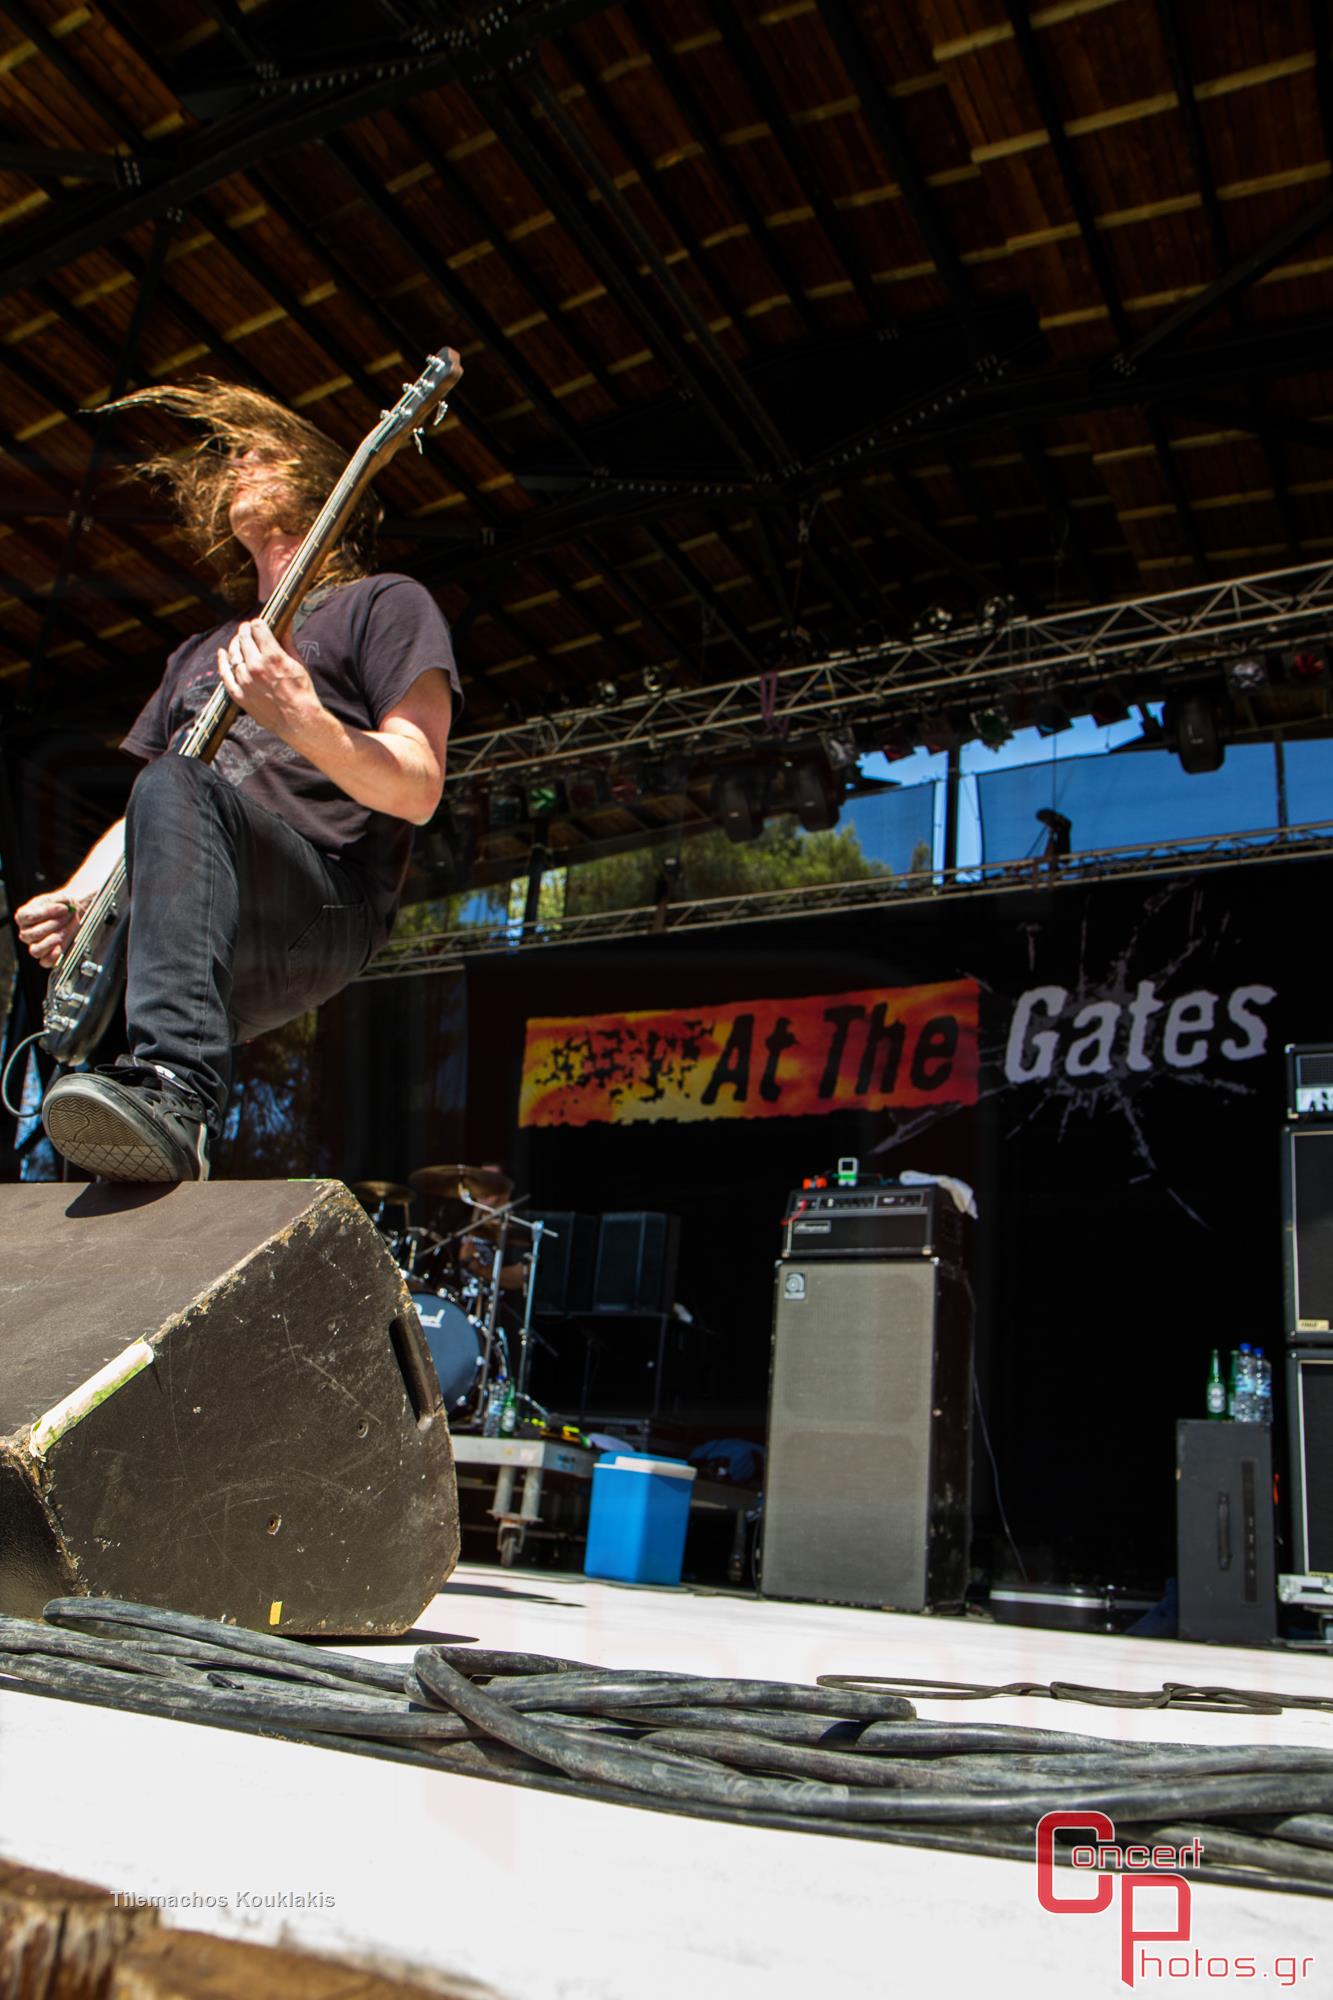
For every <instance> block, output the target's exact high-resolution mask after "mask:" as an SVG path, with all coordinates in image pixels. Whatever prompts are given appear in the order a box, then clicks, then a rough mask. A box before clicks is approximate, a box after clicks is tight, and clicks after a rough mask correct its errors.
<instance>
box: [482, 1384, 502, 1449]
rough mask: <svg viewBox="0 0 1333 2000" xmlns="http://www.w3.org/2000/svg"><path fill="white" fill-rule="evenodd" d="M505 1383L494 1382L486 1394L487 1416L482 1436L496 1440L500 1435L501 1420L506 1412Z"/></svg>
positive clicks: (484, 1419) (483, 1424)
mask: <svg viewBox="0 0 1333 2000" xmlns="http://www.w3.org/2000/svg"><path fill="white" fill-rule="evenodd" d="M505 1387H506V1385H505V1383H504V1382H503V1381H496V1382H492V1383H491V1386H490V1388H489V1389H488V1390H487V1392H486V1414H485V1416H484V1417H483V1419H482V1424H481V1434H482V1436H483V1437H488V1438H494V1437H499V1435H500V1418H501V1416H502V1414H503V1412H504V1400H505Z"/></svg>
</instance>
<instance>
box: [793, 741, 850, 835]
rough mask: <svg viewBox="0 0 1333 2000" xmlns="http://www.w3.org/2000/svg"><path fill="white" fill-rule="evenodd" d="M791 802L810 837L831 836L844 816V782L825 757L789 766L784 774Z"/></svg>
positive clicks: (812, 758)
mask: <svg viewBox="0 0 1333 2000" xmlns="http://www.w3.org/2000/svg"><path fill="white" fill-rule="evenodd" d="M784 776H785V778H786V793H787V802H788V804H789V805H790V806H791V808H792V810H793V811H794V812H795V814H796V817H797V819H799V820H800V822H801V825H802V826H803V827H804V828H805V830H806V832H807V833H827V832H828V831H829V829H830V828H831V827H835V826H836V825H837V824H838V819H839V816H840V814H841V812H842V791H843V787H842V780H841V779H840V778H839V777H838V776H837V775H836V774H835V772H834V771H833V769H832V767H831V766H830V765H829V764H828V763H827V762H826V761H825V759H824V758H822V757H811V758H808V759H806V760H804V761H803V762H801V763H799V764H789V765H787V767H786V770H785V772H784Z"/></svg>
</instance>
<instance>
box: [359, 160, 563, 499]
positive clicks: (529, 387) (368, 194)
mask: <svg viewBox="0 0 1333 2000" xmlns="http://www.w3.org/2000/svg"><path fill="white" fill-rule="evenodd" d="M323 145H324V150H325V152H326V153H328V155H329V156H330V158H331V159H333V160H335V161H336V162H337V165H338V168H339V171H340V172H341V173H342V174H343V175H345V177H346V178H347V179H348V180H349V181H350V182H351V184H352V186H353V187H354V188H355V189H356V191H357V193H358V194H359V195H360V197H361V199H362V201H363V202H364V203H365V205H366V207H367V208H368V209H369V210H370V213H371V214H372V215H373V216H374V217H375V219H376V221H377V222H378V223H379V225H380V227H381V228H382V229H384V230H385V231H386V233H387V234H388V235H390V236H392V237H394V238H396V240H397V242H398V243H399V244H400V245H401V246H402V248H403V249H404V250H405V251H406V252H407V254H408V256H409V257H411V258H412V260H413V262H414V263H415V264H416V265H417V266H418V267H419V268H420V269H421V270H423V271H425V272H426V273H427V274H428V275H429V278H430V282H431V284H432V285H434V286H435V287H436V289H437V290H439V291H441V292H442V293H443V294H444V297H445V298H446V300H447V301H448V304H449V310H450V311H451V312H456V313H457V314H458V316H459V318H460V319H464V320H466V321H467V322H468V323H469V324H470V325H471V326H473V327H474V328H475V329H476V331H477V333H478V334H479V335H480V337H481V339H482V340H483V341H484V342H485V344H486V346H487V347H488V348H489V349H490V350H491V351H492V353H493V354H494V355H495V357H496V359H497V360H498V361H499V363H500V365H501V366H502V367H503V368H504V369H505V370H506V372H507V373H508V374H509V375H511V376H512V377H513V379H514V381H515V382H516V383H517V384H518V386H519V387H520V389H522V391H523V393H524V395H525V396H526V397H528V399H529V401H530V402H531V403H532V406H533V408H534V409H535V410H537V411H538V412H539V414H540V415H541V416H542V417H544V418H545V420H546V422H547V423H548V424H549V425H550V427H551V429H552V430H553V431H554V432H555V434H556V436H557V437H558V438H559V439H560V440H561V442H562V443H563V444H564V445H565V446H566V448H567V449H568V450H569V451H571V452H573V454H574V456H575V458H576V459H577V460H578V462H579V464H580V465H585V466H588V465H591V463H592V461H591V460H590V458H589V457H588V454H587V451H586V450H585V448H584V444H583V439H582V435H581V433H580V432H579V430H578V429H577V428H576V427H575V425H574V424H572V423H571V422H570V420H569V418H568V417H567V416H566V415H565V412H564V411H563V410H562V409H561V407H560V405H559V403H557V402H556V400H555V398H554V397H553V396H552V395H551V394H550V392H549V391H548V389H547V387H546V384H545V382H544V381H543V380H542V378H541V376H540V375H539V374H538V373H537V371H536V369H535V368H533V367H532V366H531V365H530V363H529V362H528V361H527V360H526V359H525V358H524V356H523V354H522V352H521V351H520V349H519V348H518V347H517V346H516V345H515V343H514V342H513V341H512V340H510V339H509V338H508V336H507V335H506V334H505V331H504V329H503V327H501V326H500V324H499V322H498V321H497V320H495V319H494V318H493V317H492V315H491V314H490V313H489V312H488V311H487V309H486V307H485V306H483V305H482V304H481V302H480V300H479V299H477V297H476V296H475V294H474V293H472V292H470V291H468V290H467V289H466V288H465V287H464V286H463V285H462V284H460V282H459V280H458V279H457V278H456V277H455V276H454V274H453V273H452V272H451V271H449V269H448V267H447V265H446V263H445V260H444V257H443V256H442V255H441V253H440V251H439V249H438V248H437V246H436V245H435V244H433V243H431V242H430V241H429V240H428V238H427V237H425V236H424V235H423V234H422V233H421V231H420V229H419V228H418V227H417V225H416V224H415V223H414V222H412V221H411V220H409V218H408V216H407V214H406V212H405V211H404V210H403V209H402V208H401V207H399V208H391V207H390V206H389V204H388V203H387V202H386V201H385V199H384V195H383V193H382V190H381V189H380V187H379V186H378V185H377V183H376V181H375V179H374V177H373V175H372V174H371V173H370V171H369V170H368V168H367V167H366V166H365V164H364V163H363V162H362V161H361V160H360V159H359V158H358V157H357V155H356V154H355V153H354V152H353V150H352V148H351V146H350V145H349V144H348V143H347V141H346V140H345V139H339V138H333V137H330V138H327V139H325V140H324V141H323Z"/></svg>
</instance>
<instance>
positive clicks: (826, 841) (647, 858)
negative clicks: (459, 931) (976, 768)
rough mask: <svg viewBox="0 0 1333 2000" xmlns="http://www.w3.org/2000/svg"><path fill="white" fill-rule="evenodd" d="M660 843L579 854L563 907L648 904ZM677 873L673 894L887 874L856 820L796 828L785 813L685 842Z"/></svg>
mask: <svg viewBox="0 0 1333 2000" xmlns="http://www.w3.org/2000/svg"><path fill="white" fill-rule="evenodd" d="M674 851H675V850H664V849H663V848H660V847H653V848H638V849H636V850H635V851H634V852H633V853H630V854H613V855H608V856H607V857H606V858H605V859H603V860H600V861H585V862H583V863H581V864H580V865H579V866H577V867H573V868H571V869H570V871H569V893H568V897H567V899H566V903H565V909H566V913H567V914H568V915H570V916H582V915H585V914H587V913H590V912H592V911H594V910H631V909H637V908H641V907H643V906H644V905H646V904H649V903H655V902H656V901H657V900H658V897H659V895H660V894H661V890H662V883H663V874H664V871H663V865H662V863H663V855H664V853H665V852H674ZM679 852H680V862H681V866H680V875H679V879H678V882H677V884H676V885H675V886H674V887H673V889H672V895H673V897H675V898H676V899H677V900H693V899H694V898H696V897H708V896H735V895H745V894H749V893H753V892H757V891H759V890H763V889H800V888H805V887H811V886H814V885H815V884H817V883H821V882H863V881H865V880H867V879H868V878H869V877H871V876H876V875H891V874H892V873H893V870H892V869H891V868H890V867H889V865H888V863H887V862H886V861H875V860H872V859H871V857H870V856H869V855H868V854H866V853H865V852H864V850H863V849H862V846H861V841H860V837H859V836H858V834H857V831H856V829H855V827H853V826H843V827H835V828H833V829H832V830H831V831H829V832H827V833H803V832H801V830H800V829H799V828H798V827H797V826H796V825H795V823H794V822H793V821H792V820H790V819H786V818H783V819H772V820H769V821H768V823H767V824H766V825H765V827H764V830H763V832H762V833H761V834H760V835H759V838H758V839H757V840H750V841H739V842H738V841H731V840H728V839H727V836H726V835H725V834H724V833H723V832H722V831H721V830H720V829H714V830H713V831H712V832H710V833H704V834H699V835H697V836H696V837H695V838H694V839H692V840H688V841H685V842H684V843H683V844H682V846H681V848H680V850H679Z"/></svg>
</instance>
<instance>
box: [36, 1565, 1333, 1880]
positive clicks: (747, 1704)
mask: <svg viewBox="0 0 1333 2000" xmlns="http://www.w3.org/2000/svg"><path fill="white" fill-rule="evenodd" d="M909 1685H910V1686H911V1687H913V1688H914V1689H921V1690H922V1691H924V1692H927V1693H932V1692H936V1691H938V1692H939V1693H944V1692H946V1691H948V1692H951V1693H953V1694H954V1695H955V1696H961V1697H962V1698H965V1699H967V1698H972V1699H975V1698H981V1697H982V1696H984V1695H988V1694H993V1693H996V1692H1001V1691H1002V1692H1004V1693H1006V1694H1011V1695H1012V1694H1016V1693H1018V1692H1020V1691H1021V1692H1024V1693H1027V1692H1031V1693H1034V1694H1041V1695H1047V1696H1049V1695H1051V1694H1053V1693H1054V1692H1055V1691H1056V1688H1057V1687H1058V1688H1059V1691H1060V1696H1061V1697H1062V1698H1065V1699H1069V1698H1074V1697H1075V1696H1077V1697H1078V1698H1084V1699H1091V1700H1093V1701H1100V1702H1103V1703H1104V1702H1107V1701H1111V1700H1114V1699H1115V1698H1116V1696H1115V1691H1113V1690H1098V1689H1088V1690H1075V1689H1073V1688H1072V1687H1066V1686H1064V1685H1061V1684H1058V1683H1057V1684H1053V1685H1052V1686H1051V1687H1049V1688H1048V1687H1039V1686H1037V1685H1035V1684H1028V1683H1023V1684H1017V1683H1015V1684H1010V1686H1009V1687H1007V1688H1005V1689H1004V1690H995V1689H983V1688H980V1687H973V1686H971V1685H967V1684H958V1683H948V1684H946V1683H926V1682H917V1683H904V1682H892V1681H889V1680H887V1679H881V1678H879V1677H875V1676H869V1677H863V1676H856V1677H843V1676H825V1677H823V1678H822V1679H821V1681H820V1683H819V1685H818V1686H816V1687H807V1686H798V1685H792V1684H789V1683H785V1682H773V1681H753V1680H747V1681H728V1680H715V1679H708V1678H706V1677H703V1676H699V1675H691V1674H676V1673H668V1672H662V1671H639V1670H629V1671H626V1670H607V1669H600V1668H596V1667H591V1666H588V1665H586V1664H585V1663H583V1662H580V1661H572V1660H565V1659H561V1658H558V1657H554V1656H551V1655H545V1654H542V1655H538V1654H514V1653H504V1652H498V1651H494V1650H489V1649H483V1648H480V1647H473V1646H468V1645H457V1644H436V1645H429V1646H423V1647H421V1648H419V1649H417V1651H416V1652H415V1654H414V1655H413V1657H412V1660H411V1663H410V1665H409V1664H408V1663H407V1661H406V1660H404V1661H403V1662H401V1663H393V1662H384V1661H368V1660H363V1659H358V1658H355V1657H351V1656H348V1655H346V1654H342V1653H338V1652H334V1651H332V1650H330V1649H329V1648H327V1647H323V1646H316V1645H312V1644H310V1643H309V1642H297V1641H293V1640H290V1639H283V1638H280V1637H278V1636H276V1635H273V1634H267V1633H257V1632H250V1631H245V1630H242V1629H241V1628H239V1627H237V1626H234V1625H219V1624H214V1623H213V1622H212V1621H210V1620H207V1619H201V1618H194V1617H190V1616H188V1615H186V1614H183V1613H177V1612H172V1611H165V1610H159V1609H156V1608H153V1607H150V1606H144V1605H134V1604H127V1603H121V1602H118V1601H114V1600H108V1599H90V1598H65V1599H60V1600H58V1601H56V1602H55V1603H53V1604H51V1605H49V1606H48V1607H47V1622H44V1623H36V1622H33V1621H29V1620H22V1619H9V1618H0V1689H3V1688H5V1687H9V1688H18V1689H29V1690H31V1691H33V1692H36V1693H40V1694H48V1695H49V1694H58V1695H62V1696H64V1697H66V1698H69V1699H73V1700H76V1701H83V1702H93V1703H97V1704H100V1705H103V1706H110V1707H115V1708H119V1709H127V1710H131V1711H134V1712H138V1713H142V1714H148V1715H153V1716H159V1717H162V1718H166V1719H176V1720H181V1721H189V1722H197V1723H205V1724H209V1725H212V1726H215V1727H224V1728H228V1729H234V1730H240V1731H243V1732H246V1733H252V1734H253V1733H259V1734H265V1735H272V1736H278V1737H282V1738H283V1739H285V1740H287V1741H291V1742H296V1743H303V1744H319V1745H323V1746H324V1747H326V1748H331V1749H339V1750H344V1751H352V1752H355V1753H357V1754H361V1755H373V1756H379V1757H388V1758H390V1759H392V1760H394V1761H397V1762H407V1763H411V1764H413V1765H416V1766H424V1767H427V1768H434V1769H437V1770H443V1771H447V1772H450V1773H453V1774H456V1775H469V1776H481V1777H485V1778H488V1779H491V1780H493V1781H497V1782H500V1783H504V1784H516V1785H520V1786H529V1787H537V1788H541V1789H544V1790H554V1791H557V1792H560V1793H564V1794H567V1795H571V1796H577V1797H580V1798H584V1799H596V1800H600V1801H606V1802H615V1803H618V1804H621V1805H638V1806H641V1807H647V1808H651V1809H653V1810H657V1811H665V1812H672V1813H677V1814H690V1815H693V1816H698V1817H705V1818H710V1819H715V1820H721V1821H727V1822H733V1823H740V1824H746V1825H752V1826H765V1827H771V1828H776V1829H790V1830H799V1831H803V1832H822V1833H826V1834H836V1835H840V1836H843V1837H857V1838H862V1839H872V1840H881V1841H889V1842H893V1843H895V1844H910V1845H916V1846H926V1847H945V1848H949V1849H951V1850H953V1851H961V1852H966V1853H973V1854H984V1855H990V1856H993V1857H996V1858H1007V1859H1014V1860H1021V1861H1030V1859H1031V1855H1032V1831H1033V1828H1034V1826H1035V1823H1036V1821H1037V1819H1038V1818H1040V1816H1041V1814H1042V1813H1044V1812H1048V1811H1051V1810H1053V1809H1057V1808H1064V1809H1069V1810H1082V1811H1096V1810H1099V1811H1103V1812H1106V1813H1108V1814H1113V1815H1114V1816H1115V1820H1116V1825H1117V1833H1118V1837H1119V1838H1120V1839H1122V1840H1123V1841H1125V1842H1130V1841H1135V1842H1142V1843H1147V1844H1148V1845H1150V1846H1151V1845H1161V1844H1163V1843H1164V1842H1168V1843H1172V1844H1176V1845H1183V1844H1184V1840H1185V1839H1192V1838H1194V1837H1196V1836H1197V1837H1198V1838H1199V1839H1200V1840H1201V1841H1202V1842H1203V1861H1202V1866H1201V1869H1200V1874H1201V1877H1202V1878H1203V1879H1206V1880H1213V1881H1219V1882H1222V1881H1225V1882H1231V1883H1236V1884H1247V1885H1249V1886H1251V1887H1262V1888H1270V1889H1273V1888H1281V1889H1285V1890H1288V1891H1295V1892H1298V1893H1302V1894H1317V1895H1328V1894H1330V1893H1333V1749H1330V1750H1323V1749H1318V1748H1306V1747H1304V1746H1300V1745H1256V1744H1245V1743H1240V1744H1235V1745H1230V1744H1229V1745H1222V1746H1218V1745H1216V1744H1213V1745H1207V1746H1201V1745H1197V1744H1196V1745H1181V1744H1170V1743H1135V1742H1122V1741H1120V1740H1118V1739H1115V1738H1107V1737H1097V1736H1084V1735H1076V1734H1073V1733H1071V1732H1064V1731H1059V1730H1048V1729H1033V1728H1026V1727H1024V1728H1012V1727H1008V1726H1006V1725H1002V1724H994V1723H976V1722H972V1721H968V1722H952V1721H949V1722H938V1721H927V1720H925V1719H922V1718H920V1717H918V1716H917V1715H916V1714H915V1710H914V1708H913V1705H912V1702H911V1701H910V1699H909V1698H908V1697H907V1694H906V1692H905V1689H906V1688H907V1687H908V1686H909ZM1122 1699H1124V1700H1125V1701H1126V1705H1131V1706H1147V1705H1153V1706H1157V1705H1162V1704H1163V1703H1164V1702H1166V1703H1170V1704H1171V1705H1176V1703H1177V1702H1179V1703H1180V1705H1186V1704H1188V1705H1191V1706H1200V1705H1201V1706H1206V1707H1209V1708H1211V1709H1213V1711H1214V1712H1216V1713H1218V1714H1229V1713H1238V1712H1239V1713H1253V1712H1258V1713H1261V1714H1267V1715H1271V1714H1273V1713H1275V1712H1276V1711H1277V1710H1278V1709H1280V1708H1281V1707H1282V1706H1283V1705H1293V1704H1299V1705H1301V1706H1311V1707H1327V1706H1329V1704H1326V1703H1324V1702H1323V1701H1321V1700H1318V1699H1313V1700H1312V1699H1311V1698H1309V1697H1304V1696H1295V1697H1287V1696H1274V1695H1269V1694H1258V1695H1255V1694H1251V1693H1249V1692H1248V1691H1245V1690H1235V1689H1196V1688H1185V1687H1173V1688H1170V1689H1167V1690H1162V1691H1161V1692H1160V1693H1157V1692H1154V1693H1153V1694H1150V1695H1148V1696H1142V1695H1140V1696H1135V1695H1130V1696H1128V1697H1122ZM1182 1828H1183V1829H1184V1836H1183V1838H1182V1839H1181V1840H1179V1841H1176V1840H1175V1835H1176V1834H1177V1833H1179V1832H1180V1831H1181V1829H1182Z"/></svg>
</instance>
